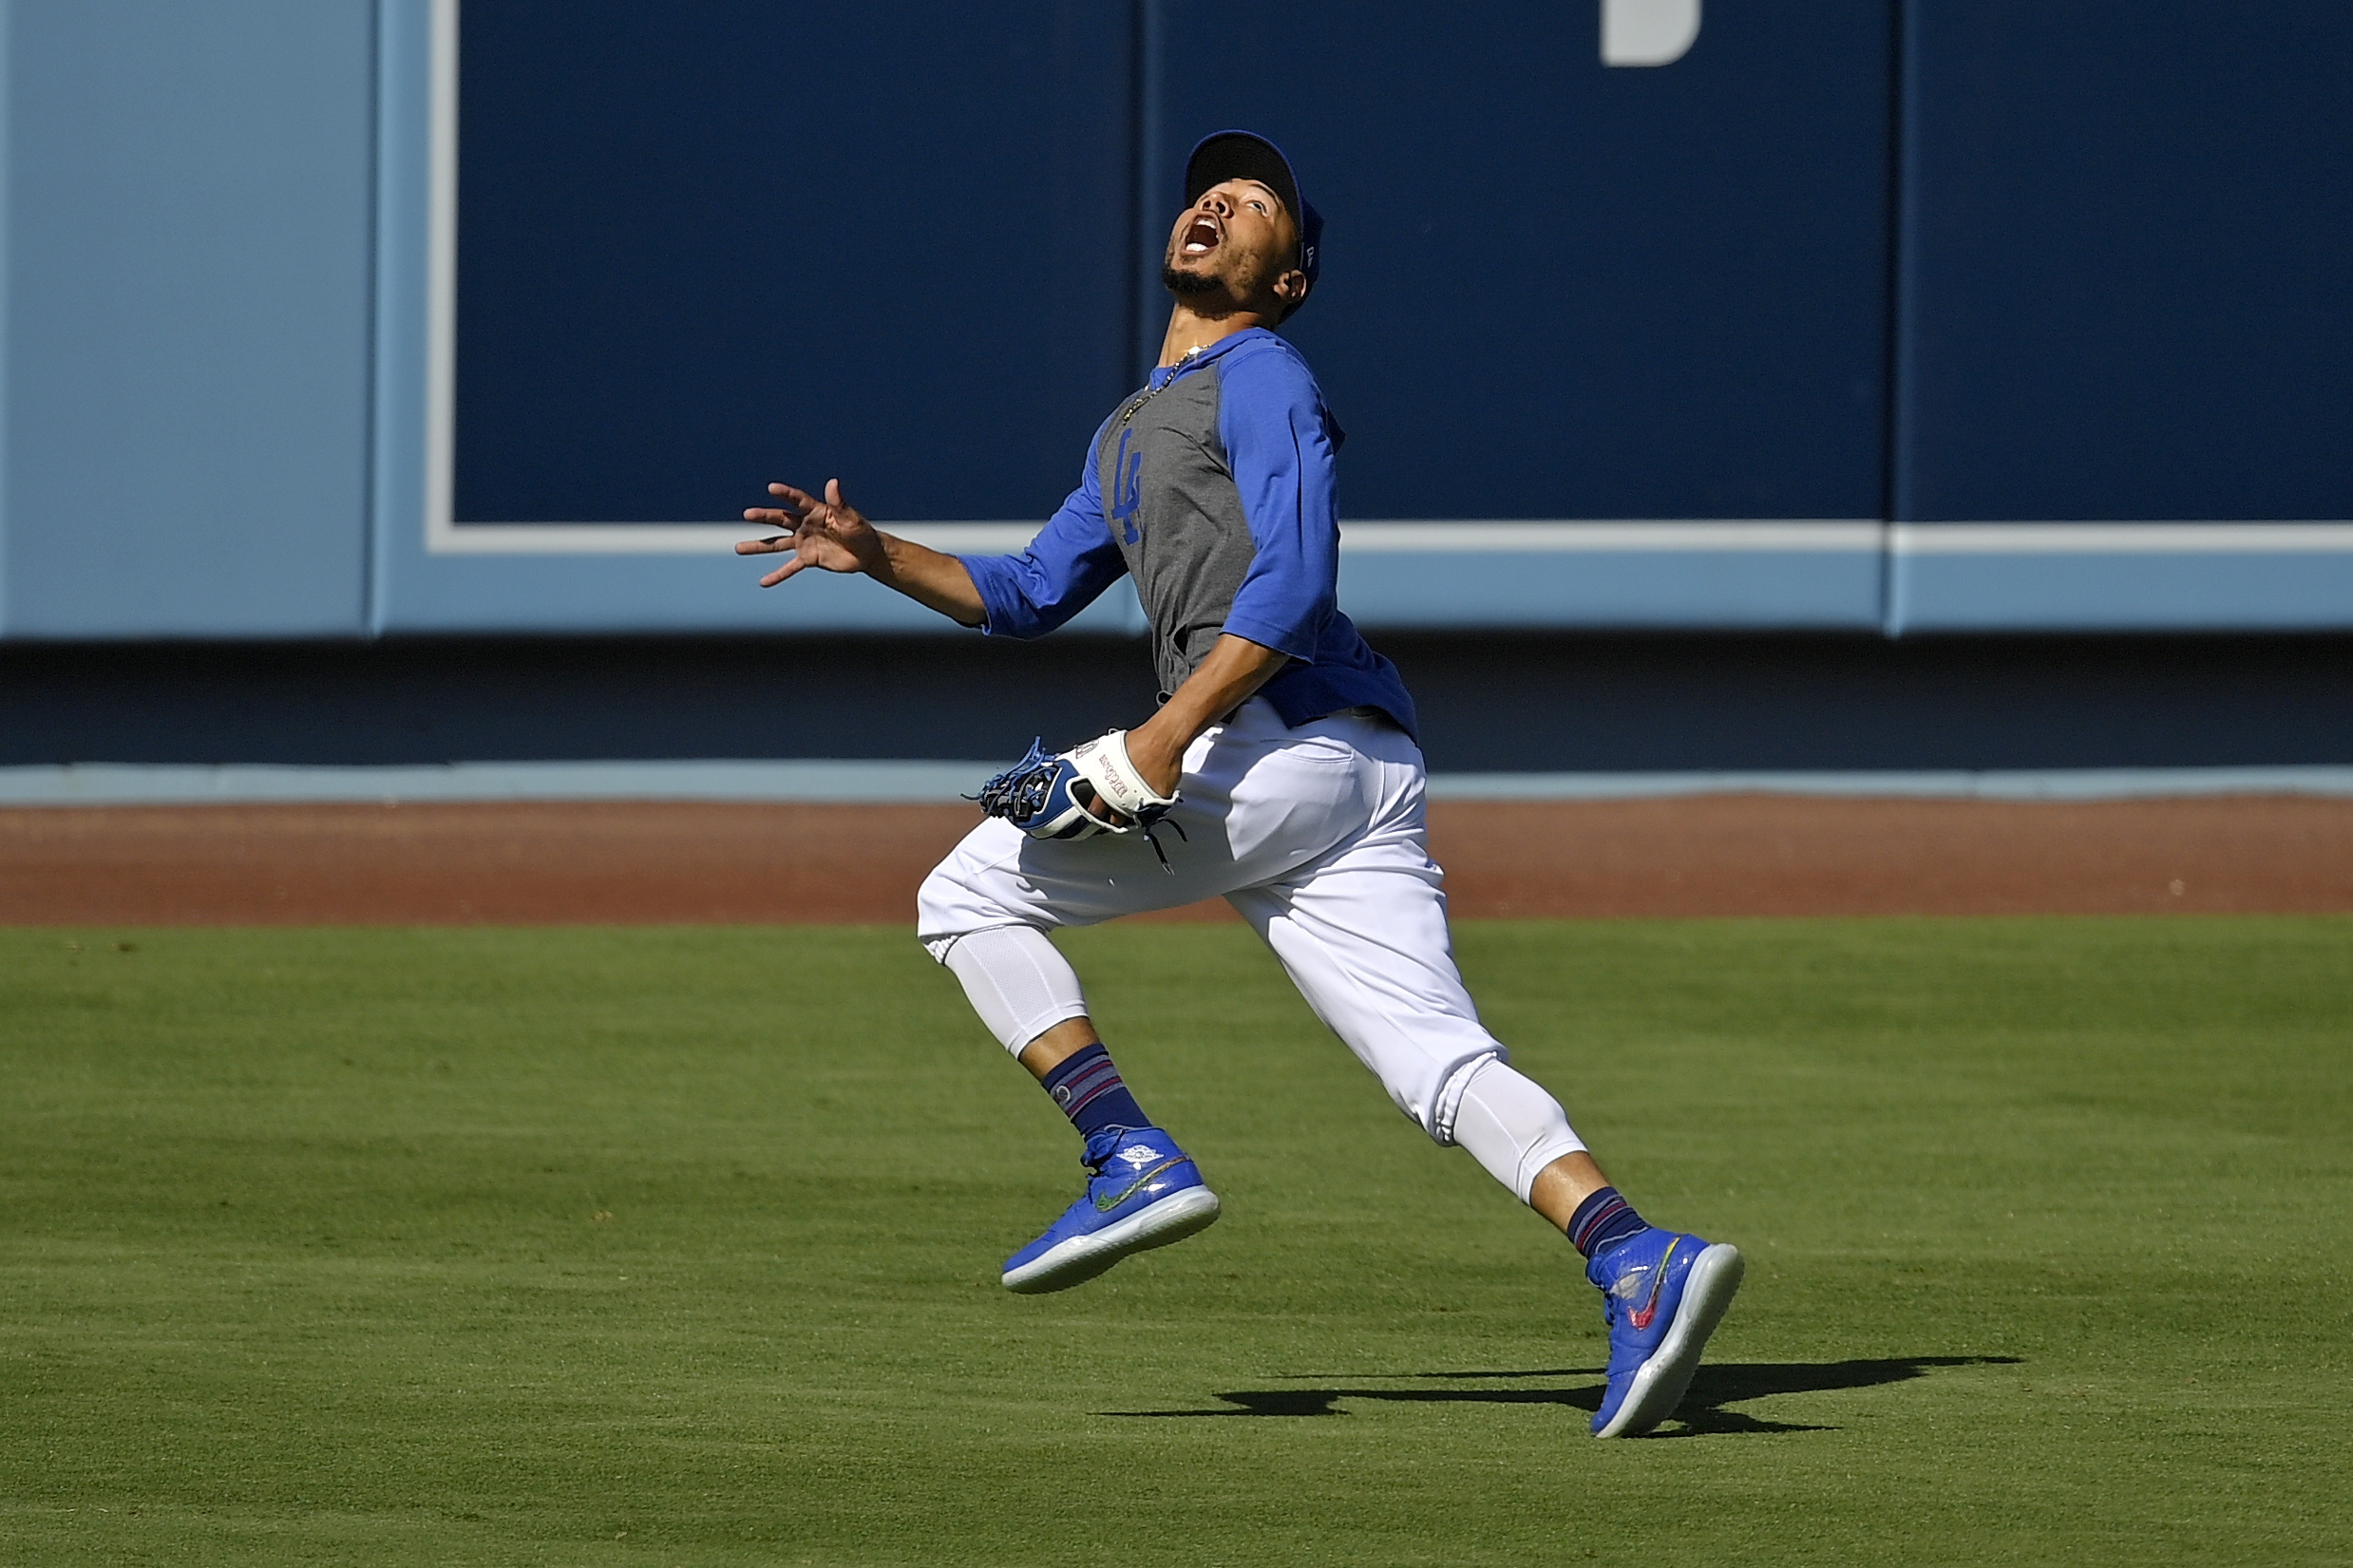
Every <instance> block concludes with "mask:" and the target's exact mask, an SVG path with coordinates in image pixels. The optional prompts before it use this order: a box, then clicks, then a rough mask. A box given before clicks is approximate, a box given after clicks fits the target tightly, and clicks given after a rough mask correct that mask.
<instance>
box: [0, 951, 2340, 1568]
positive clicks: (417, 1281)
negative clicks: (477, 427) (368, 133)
mask: <svg viewBox="0 0 2353 1568" xmlns="http://www.w3.org/2000/svg"><path fill="white" fill-rule="evenodd" d="M1460 939H1461V947H1462V956H1463V961H1464V967H1465V969H1466V970H1467V971H1468V973H1469V974H1470V975H1471V981H1472V984H1473V987H1474V989H1475V990H1476V991H1477V992H1478V994H1479V995H1480V997H1481V999H1482V1002H1483V1004H1484V1007H1485V1009H1486V1012H1487V1016H1488V1019H1489V1022H1490V1025H1491V1026H1492V1027H1493V1028H1494V1029H1495V1030H1496V1031H1497V1032H1498V1033H1499V1034H1500V1035H1502V1036H1503V1037H1504V1038H1505V1039H1506V1040H1508V1041H1509V1043H1510V1044H1511V1045H1512V1046H1513V1048H1514V1049H1515V1051H1516V1052H1517V1059H1518V1061H1519V1063H1520V1065H1521V1066H1522V1067H1525V1068H1527V1069H1528V1070H1529V1071H1531V1072H1533V1073H1534V1074H1535V1075H1536V1076H1538V1077H1540V1078H1542V1079H1544V1080H1545V1081H1546V1082H1547V1083H1548V1084H1550V1085H1551V1086H1554V1087H1555V1088H1556V1090H1558V1091H1559V1092H1560V1094H1561V1097H1562V1098H1563V1100H1564V1101H1566V1103H1567V1105H1568V1106H1569V1108H1570V1112H1571V1115H1572V1116H1573V1117H1574V1119H1575V1120H1576V1121H1577V1123H1578V1124H1579V1126H1580V1128H1581V1130H1583V1131H1584V1133H1585V1135H1586V1136H1587V1137H1588V1138H1589V1139H1590V1140H1592V1141H1593V1143H1595V1144H1596V1146H1597V1148H1598V1149H1599V1150H1600V1151H1601V1153H1602V1154H1603V1158H1604V1160H1605V1162H1607V1163H1609V1164H1610V1166H1611V1167H1612V1169H1613V1171H1614V1172H1615V1174H1616V1175H1617V1177H1618V1179H1619V1181H1620V1184H1621V1185H1622V1187H1624V1188H1625V1189H1626V1190H1627V1192H1628V1193H1629V1195H1630V1196H1632V1197H1633V1198H1634V1200H1636V1201H1637V1202H1638V1203H1639V1204H1640V1205H1641V1208H1642V1209H1643V1210H1644V1211H1645V1212H1646V1213H1647V1214H1649V1215H1651V1216H1652V1217H1653V1218H1655V1219H1662V1220H1667V1221H1671V1222H1673V1223H1675V1224H1678V1225H1681V1226H1687V1227H1690V1228H1693V1229H1697V1230H1699V1231H1702V1232H1704V1233H1705V1234H1707V1235H1708V1236H1710V1237H1720V1238H1725V1239H1731V1240H1735V1241H1737V1242H1739V1243H1740V1244H1741V1246H1742V1247H1744V1248H1745V1249H1746V1250H1747V1252H1748V1256H1749V1258H1750V1260H1751V1261H1750V1270H1749V1276H1748V1285H1747V1288H1746V1290H1745V1291H1744V1293H1743V1294H1742V1295H1741V1297H1740V1299H1739V1301H1738V1302H1737V1303H1736V1306H1735V1308H1734V1310H1733V1313H1732V1315H1731V1317H1730V1318H1729V1319H1728V1320H1727V1321H1726V1324H1725V1326H1724V1328H1723V1330H1722V1332H1720V1333H1719V1335H1718V1336H1717V1340H1716V1343H1715V1347H1714V1350H1713V1352H1712V1356H1711V1362H1710V1365H1709V1366H1708V1367H1707V1368H1706V1369H1704V1370H1702V1371H1701V1373H1700V1376H1699V1380H1698V1383H1697V1384H1696V1385H1695V1387H1694V1392H1693V1396H1692V1398H1691V1400H1690V1401H1689V1403H1688V1404H1687V1406H1686V1408H1685V1415H1686V1416H1687V1418H1688V1419H1687V1420H1685V1421H1681V1422H1678V1423H1676V1424H1672V1425H1670V1426H1669V1427H1667V1428H1666V1429H1665V1430H1664V1431H1663V1433H1662V1434H1661V1435H1660V1436H1659V1437H1657V1438H1653V1439H1650V1440H1646V1441H1641V1442H1634V1443H1616V1444H1602V1443H1596V1442H1594V1441H1592V1440H1591V1439H1589V1438H1588V1437H1586V1436H1585V1435H1584V1433H1585V1426H1586V1421H1587V1418H1588V1415H1589V1413H1590V1411H1591V1409H1592V1407H1593V1406H1594V1404H1595V1402H1596V1397H1597V1391H1598V1382H1599V1380H1598V1378H1597V1376H1596V1369H1597V1368H1598V1366H1599V1364H1600V1359H1601V1355H1602V1340H1601V1337H1600V1332H1599V1330H1600V1320H1599V1313H1598V1311H1597V1310H1596V1307H1595V1304H1594V1301H1593V1299H1592V1295H1591V1293H1590V1292H1589V1291H1588V1290H1587V1288H1586V1287H1585V1286H1584V1284H1583V1283H1582V1281H1581V1279H1580V1277H1579V1274H1578V1269H1577V1260H1576V1258H1575V1255H1574V1254H1573V1253H1571V1252H1570V1250H1569V1249H1568V1247H1567V1246H1566V1244H1565V1243H1564V1242H1562V1241H1561V1240H1560V1239H1559V1238H1558V1237H1556V1236H1553V1235H1552V1234H1551V1233H1549V1232H1547V1230H1546V1229H1545V1228H1544V1227H1543V1225H1542V1224H1541V1222H1540V1221H1538V1220H1536V1219H1534V1218H1533V1217H1532V1216H1530V1215H1528V1213H1527V1212H1525V1211H1524V1210H1521V1209H1520V1208H1518V1207H1517V1206H1516V1205H1514V1204H1513V1203H1511V1202H1510V1201H1509V1199H1508V1198H1507V1197H1506V1196H1504V1195H1503V1194H1501V1193H1500V1192H1499V1191H1498V1190H1497V1189H1495V1188H1494V1187H1493V1186H1492V1184H1491V1183H1490V1182H1489V1181H1488V1179H1487V1178H1486V1177H1485V1176H1484V1175H1482V1174H1481V1173H1480V1172H1479V1170H1478V1169H1477V1168H1476V1167H1475V1166H1474V1165H1473V1164H1472V1163H1471V1161H1470V1160H1469V1158H1468V1157H1466V1156H1464V1155H1463V1154H1461V1153H1460V1152H1459V1151H1455V1150H1440V1149H1436V1148H1433V1147H1432V1146H1431V1145H1430V1144H1429V1143H1427V1141H1426V1140H1424V1139H1423V1138H1422V1136H1421V1135H1420V1134H1419V1133H1418V1132H1417V1131H1416V1130H1415V1129H1414V1127H1413V1126H1411V1125H1410V1124H1407V1123H1406V1122H1405V1121H1404V1120H1403V1119H1402V1118H1400V1117H1399V1116H1398V1115H1397V1113H1396V1112H1395V1110H1394V1109H1392V1108H1391V1107H1390V1105H1389V1104H1388V1102H1387V1101H1386V1099H1385V1098H1384V1097H1383V1096H1382V1095H1381V1093H1380V1092H1379V1090H1378V1089H1377V1087H1376V1086H1375V1085H1374V1084H1373V1082H1372V1081H1371V1080H1370V1079H1369V1078H1368V1077H1367V1076H1365V1075H1364V1074H1363V1073H1362V1071H1361V1070H1360V1069H1359V1068H1358V1067H1357V1065H1356V1064H1355V1063H1354V1061H1352V1060H1351V1059H1350V1058H1349V1057H1348V1055H1347V1053H1346V1052H1345V1050H1344V1049H1343V1048H1341V1047H1340V1046H1339V1045H1338V1043H1337V1042H1335V1041H1334V1040H1332V1039H1331V1038H1330V1037H1329V1036H1328V1035H1327V1034H1325V1033H1324V1031H1323V1030H1322V1029H1321V1028H1320V1027H1319V1025H1317V1024H1316V1023H1315V1021H1314V1020H1313V1019H1312V1018H1311V1017H1310V1016H1309V1014H1308V1013H1307V1011H1306V1010H1305V1008H1304V1007H1303V1006H1302V1005H1301V1004H1300V1001H1299V1000H1298V998H1297V997H1296V996H1295V995H1294V994H1293V993H1292V992H1290V990H1289V988H1288V986H1287V984H1286V983H1285V982H1284V981H1283V979H1282V977H1281V974H1280V973H1279V972H1278V971H1277V970H1276V968H1275V967H1274V965H1273V963H1272V961H1271V959H1269V958H1268V957H1267V956H1266V955H1265V954H1263V953H1262V951H1261V950H1260V949H1259V948H1258V947H1257V945H1256V944H1255V942H1254V941H1253V940H1252V938H1251V937H1250V936H1249V935H1247V933H1245V932H1243V931H1242V930H1241V929H1239V928H1235V927H1159V928H1127V929H1115V930H1106V931H1097V932H1089V933H1082V934H1078V935H1072V936H1071V937H1069V938H1068V939H1067V945H1068V948H1069V949H1070V951H1072V954H1074V955H1075V956H1076V957H1077V959H1078V960H1079V963H1080V967H1081V970H1082V972H1083V973H1085V974H1086V975H1087V976H1088V978H1089V981H1090V983H1091V989H1092V992H1093V995H1094V998H1095V1002H1096V1007H1097V1012H1098V1015H1099V1017H1100V1018H1101V1019H1102V1021H1103V1024H1104V1026H1105V1029H1106V1031H1107V1034H1108V1035H1109V1037H1110V1041H1111V1043H1112V1045H1113V1047H1114V1048H1115V1049H1116V1050H1117V1052H1118V1053H1119V1057H1120V1060H1121V1062H1122V1064H1123V1066H1124V1067H1126V1069H1127V1072H1128V1075H1129V1080H1130V1082H1131V1083H1132V1084H1134V1085H1135V1086H1136V1087H1137V1089H1138V1092H1139V1094H1140V1096H1141V1097H1142V1099H1143V1101H1144V1104H1145V1105H1147V1107H1148V1108H1150V1109H1153V1110H1154V1111H1155V1112H1156V1113H1157V1114H1158V1115H1159V1116H1160V1118H1161V1119H1162V1120H1163V1121H1165V1122H1166V1123H1167V1124H1169V1125H1170V1126H1172V1127H1173V1128H1175V1129H1177V1130H1178V1132H1179V1133H1180V1135H1181V1136H1182V1137H1184V1138H1185V1140H1186V1143H1188V1144H1189V1146H1190V1147H1191V1148H1192V1149H1193V1150H1194V1151H1195V1153H1196V1154H1197V1155H1198V1157H1199V1158H1200V1160H1201V1162H1202V1164H1203V1166H1204V1167H1205V1170H1206V1171H1207V1173H1208V1174H1209V1176H1210V1178H1211V1180H1212V1181H1213V1182H1214V1183H1215V1184H1216V1185H1217V1186H1218V1188H1219V1189H1220V1190H1221V1191H1222V1192H1223V1194H1224V1198H1225V1200H1226V1213H1225V1218H1224V1220H1223V1221H1222V1222H1221V1223H1220V1224H1219V1225H1217V1226H1216V1227H1215V1228H1214V1229H1212V1230H1210V1231H1209V1232H1207V1233H1205V1235H1204V1236H1202V1237H1199V1238H1197V1239H1195V1240H1192V1241H1188V1242H1186V1243H1185V1244H1184V1245H1182V1246H1179V1247H1174V1248H1171V1249H1168V1250H1167V1251H1163V1252H1159V1253H1154V1254H1151V1255H1148V1256H1145V1257H1142V1258H1138V1259H1135V1260H1133V1261H1130V1262H1129V1263H1128V1264H1125V1265H1123V1266H1122V1267H1121V1268H1120V1269H1119V1270H1117V1271H1115V1272H1114V1273H1113V1274H1111V1275H1108V1276H1106V1277H1105V1278H1103V1279H1101V1280H1099V1281H1097V1282H1095V1283H1094V1284H1092V1285H1090V1286H1087V1287H1083V1288H1081V1289H1079V1290H1077V1291H1074V1292H1072V1293H1069V1294H1062V1295H1057V1296H1046V1297H1036V1298H1022V1297H1015V1296H1011V1295H1008V1294H1006V1293H1005V1292H1004V1291H1003V1290H1002V1289H1000V1288H999V1287H998V1285H997V1284H996V1269H997V1265H998V1262H999V1260H1000V1259H1001V1258H1002V1256H1004V1254H1005V1253H1006V1252H1008V1251H1010V1250H1011V1249H1012V1248H1013V1247H1014V1246H1015V1245H1016V1244H1018V1243H1019V1242H1021V1241H1022V1240H1024V1239H1026V1238H1027V1237H1028V1236H1029V1235H1030V1234H1031V1233H1032V1232H1033V1231H1034V1230H1035V1229H1036V1228H1037V1227H1039V1226H1040V1225H1042V1224H1043V1223H1044V1222H1045V1221H1046V1220H1047V1219H1050V1218H1051V1217H1052V1216H1053V1214H1054V1213H1056V1212H1057V1211H1058V1210H1059V1209H1060V1208H1061V1206H1062V1205H1063V1204H1065V1203H1066V1202H1068V1201H1069V1200H1070V1199H1071V1198H1072V1196H1074V1195H1075V1193H1076V1191H1077V1186H1076V1183H1077V1181H1078V1177H1079V1170H1078V1167H1077V1164H1076V1162H1075V1157H1076V1152H1077V1149H1076V1141H1075V1140H1074V1139H1073V1138H1072V1135H1071V1133H1070V1131H1069V1129H1068V1127H1067V1126H1066V1125H1065V1124H1063V1123H1062V1122H1061V1120H1060V1119H1059V1117H1057V1116H1056V1115H1055V1114H1054V1112H1053V1108H1052V1107H1051V1106H1050V1105H1048V1104H1047V1102H1046V1101H1045V1099H1044V1098H1043V1097H1042V1096H1041V1095H1039V1094H1038V1092H1037V1091H1036V1090H1035V1089H1034V1087H1032V1086H1030V1085H1029V1083H1028V1081H1027V1079H1026V1077H1025V1076H1024V1075H1023V1074H1022V1073H1021V1072H1020V1071H1019V1069H1018V1068H1016V1067H1015V1066H1014V1065H1013V1064H1011V1063H1010V1062H1008V1061H1007V1060H1005V1058H1004V1055H1003V1053H1002V1052H1001V1051H999V1050H998V1049H997V1048H996V1046H995V1045H994V1044H992V1043H991V1042H989V1041H988V1040H987V1039H986V1038H985V1037H984V1036H983V1035H982V1034H981V1032H980V1030H979V1029H978V1027H977V1025H976V1024H975V1023H974V1022H973V1021H972V1019H971V1017H970V1016H969V1014H968V1013H967V1012H966V1011H965V1010H964V1007H963V1003H962V999H961V997H960V995H959V994H958V992H957V989H956V987H955V984H954V982H953V981H952V980H951V979H950V978H949V977H948V976H947V975H946V974H944V973H942V972H940V971H939V970H937V969H935V968H934V967H933V966H932V964H931V963H930V962H929V960H928V959H926V958H925V957H924V955H923V954H922V953H921V952H920V950H919V949H918V948H917V947H916V946H915V945H914V943H913V942H912V941H911V940H910V939H909V937H908V936H907V935H906V934H905V933H903V932H899V931H866V930H855V931H821V930H808V929H786V930H712V929H664V930H644V931H625V930H530V931H419V932H411V931H347V930H332V931H296V930H285V931H277V930H271V931H197V930H170V931H139V932H123V931H106V932H99V931H87V932H78V933H77V932H61V931H49V930H37V931H36V930H14V931H5V932H0V1067H4V1069H5V1078H4V1079H0V1203H5V1210H4V1211H0V1214H4V1218H0V1559H5V1560H6V1561H8V1562H9V1563H12V1564H16V1563H22V1564H36V1563H66V1562H71V1563H99V1562H105V1563H128V1562H148V1561H153V1562H203V1563H249V1562H290V1563H291V1562H301V1563H353V1564H370V1565H386V1564H402V1563H411V1562H413V1563H433V1564H465V1563H508V1562H531V1563H538V1562H548V1563H593V1562H603V1561H612V1562H632V1561H636V1562H645V1563H649V1564H652V1563H688V1564H692V1563H724V1564H735V1563H745V1564H749V1563H797V1562H809V1563H828V1564H830V1563H844V1564H886V1563H887V1564H957V1563H1018V1564H1075V1565H1097V1564H1099V1565H1103V1568H1144V1565H1158V1564H1193V1563H1233V1564H1251V1565H1257V1564H1292V1563H1333V1564H1349V1565H1352V1568H1358V1565H1366V1564H1389V1563H1429V1564H1447V1565H1452V1564H1490V1563H1493V1564H1503V1563H1512V1564H1519V1563H1530V1564H1549V1563H1578V1562H1587V1561H1592V1562H1628V1563H1642V1564H1657V1563H1662V1562H1685V1561H1689V1562H1757V1563H1782V1562H1808V1563H1812V1562H1823V1563H1829V1562H1852V1563H1872V1564H1888V1563H1899V1562H1926V1563H1965V1562H2060V1561H2068V1562H2078V1561H2095V1562H2099V1563H2114V1562H2135V1563H2137V1562H2217V1563H2222V1562H2230V1563H2242V1562H2295V1563H2325V1562H2326V1563H2342V1562H2346V1561H2348V1560H2353V1507H2348V1505H2347V1503H2346V1502H2345V1498H2346V1496H2347V1495H2348V1491H2353V1482H2348V1480H2347V1477H2348V1476H2353V1439H2349V1438H2348V1431H2353V1414H2348V1411H2347V1408H2346V1407H2347V1403H2348V1393H2349V1392H2353V1389H2349V1386H2348V1378H2347V1370H2348V1365H2349V1364H2353V1314H2349V1313H2348V1305H2347V1302H2348V1294H2347V1287H2348V1283H2349V1281H2348V1275H2349V1274H2353V1271H2349V1270H2348V1267H2347V1262H2346V1259H2347V1256H2348V1251H2349V1250H2353V1181H2348V1176H2353V920H2345V919H2258V918H2238V919H2222V920H2202V919H2190V918H2167V919H2147V920H2128V919H2102V920H2092V919H2043V920H1925V919H1905V920H1878V921H1861V920H1848V921H1778V922H1688V921H1687V922H1605V923H1591V924H1560V923H1509V924H1488V925H1475V926H1471V927H1468V928H1466V929H1465V930H1463V932H1462V933H1461V934H1460Z"/></svg>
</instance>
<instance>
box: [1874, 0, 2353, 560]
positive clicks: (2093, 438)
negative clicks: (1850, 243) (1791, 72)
mask: <svg viewBox="0 0 2353 1568" xmlns="http://www.w3.org/2000/svg"><path fill="white" fill-rule="evenodd" d="M1905 46H1906V55H1907V62H1906V77H1905V98H1906V104H1905V111H1904V112H1905V120H1906V136H1905V145H1906V161H1905V168H1904V172H1903V176H1902V179H1903V184H1904V192H1905V202H1904V205H1905V217H1904V234H1903V239H1902V250H1903V255H1904V266H1905V271H1906V283H1907V286H1906V290H1905V293H1906V296H1907V305H1906V312H1905V316H1906V319H1905V328H1906V331H1905V354H1906V371H1905V376H1904V380H1905V387H1904V397H1903V406H1902V409H1901V412H1900V416H1899V417H1900V419H1901V422H1902V435H1901V438H1900V441H1899V461H1898V472H1897V481H1898V482H1897V488H1896V496H1895V500H1896V508H1897V509H1896V516H1897V517H1898V518H1901V519H1907V520H2005V519H2008V520H2052V519H2081V520H2116V519H2147V520H2160V519H2196V520H2230V519H2302V518H2310V519H2344V518H2353V371H2349V370H2348V367H2353V288H2349V287H2348V283H2349V282H2353V198H2348V190H2353V185H2349V183H2348V181H2353V110H2349V108H2348V105H2349V104H2353V7H2348V6H2346V5H2345V4H2344V0H2279V3H2276V4H2270V5H2264V6H2217V5H2212V4H2204V3H2196V0H2077V3H2075V4H2069V5H2050V4H2047V3H2041V0H1975V3H1971V4H1966V5H1963V4H1958V3H1954V0H1911V3H1910V4H1909V5H1908V7H1907V19H1906V22H1905Z"/></svg>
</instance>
